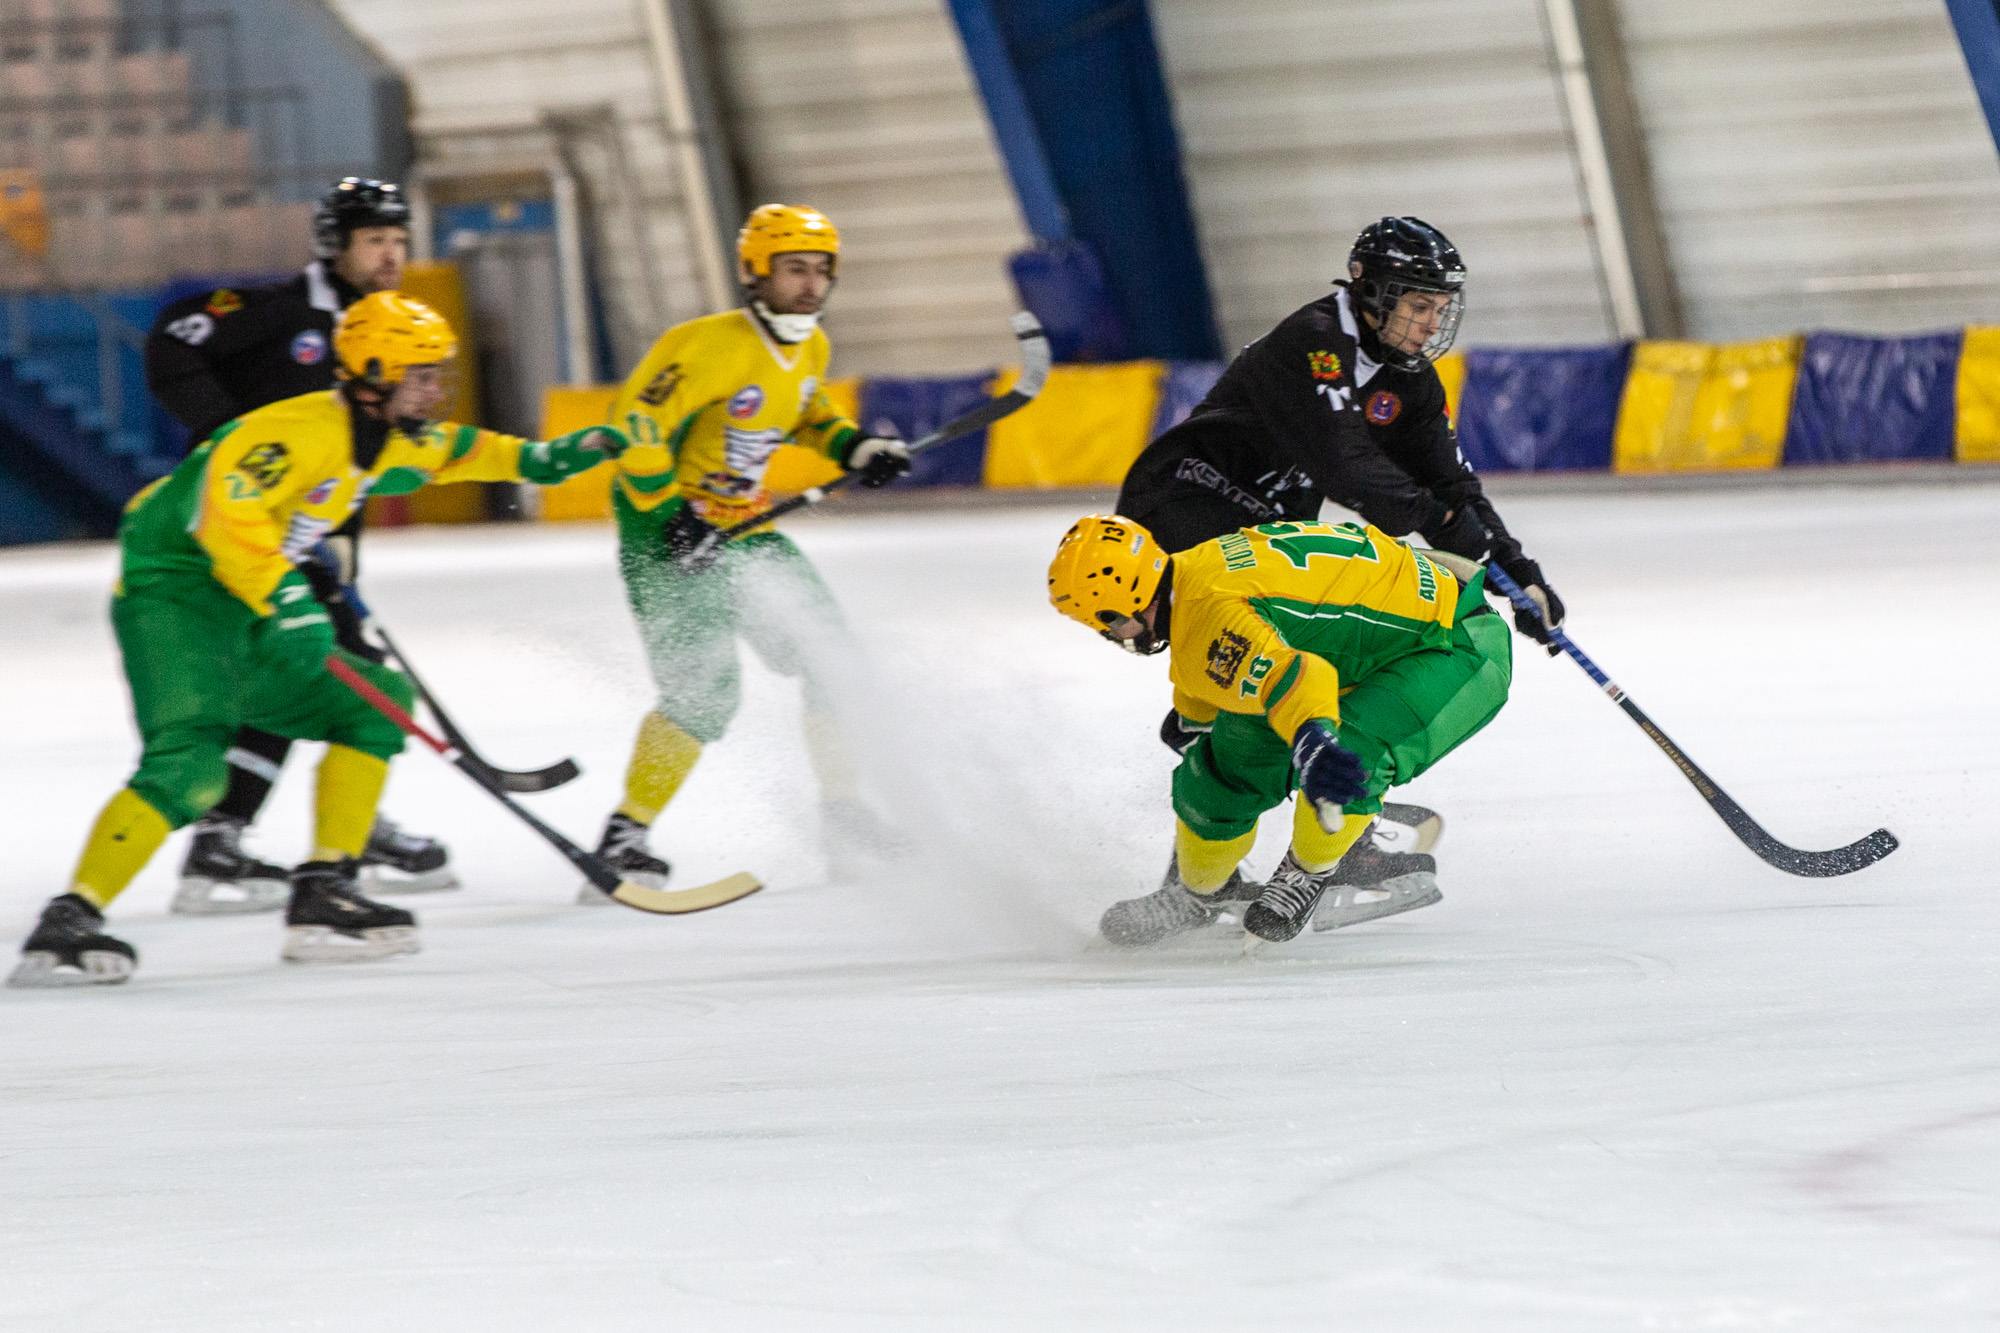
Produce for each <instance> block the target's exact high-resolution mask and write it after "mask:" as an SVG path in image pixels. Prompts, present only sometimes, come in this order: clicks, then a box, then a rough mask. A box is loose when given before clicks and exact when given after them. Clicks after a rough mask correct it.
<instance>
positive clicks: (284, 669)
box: [111, 577, 415, 828]
mask: <svg viewBox="0 0 2000 1333" xmlns="http://www.w3.org/2000/svg"><path fill="white" fill-rule="evenodd" d="M260 624H261V617H259V616H258V615H257V613H256V612H254V611H252V610H251V609H250V608H249V607H247V606H245V605H244V604H243V603H242V602H240V601H238V600H237V599H236V598H235V597H234V596H232V595H231V594H230V592H229V591H228V590H227V589H226V588H224V587H223V586H222V585H221V584H219V583H217V582H215V581H214V580H212V579H208V578H191V577H190V578H175V579H159V580H156V581H153V582H152V583H150V584H148V585H147V586H146V587H145V588H143V589H136V590H132V589H128V590H127V591H125V592H121V593H120V594H119V595H118V596H116V597H114V598H113V599H112V602H111V625H112V628H113V629H114V630H115V631H116V632H117V635H118V650H119V652H120V653H121V654H123V656H124V658H125V680H126V683H127V684H128V685H129V686H130V687H131V690H132V712H133V716H134V717H135V718H136V720H137V721H138V724H139V736H140V738H141V741H142V743H143V748H142V750H141V753H140V756H139V770H138V772H137V773H135V774H133V776H132V780H131V782H130V784H129V785H130V786H131V788H132V790H134V791H136V792H137V793H138V794H139V795H140V796H141V797H143V798H144V799H145V801H146V803H147V804H149V805H151V806H152V807H153V808H154V809H155V810H158V811H159V812H160V813H161V814H162V815H164V816H166V819H167V822H168V823H170V824H172V825H173V826H174V827H175V828H179V827H180V826H182V825H183V824H191V823H193V822H194V821H195V820H197V819H199V818H201V816H202V815H203V814H205V813H207V811H208V809H209V807H211V806H213V805H214V804H215V803H216V802H217V801H219V800H221V799H222V793H223V790H224V789H225V788H226V787H227V786H228V784H229V770H228V765H227V763H226V762H225V760H224V756H225V755H226V754H227V753H228V751H229V744H230V739H231V738H232V737H233V736H235V734H236V732H237V730H238V729H239V728H241V727H244V726H252V727H257V728H259V729H260V730H263V731H269V732H273V733H275V734H277V735H279V736H288V737H290V738H292V739H294V740H316V741H330V742H332V743H334V744H336V745H345V746H347V747H349V748H350V749H354V750H359V751H361V752H362V753H364V754H372V755H374V756H376V757H377V758H380V759H390V758H393V757H394V756H395V755H396V754H397V753H398V752H399V751H401V750H402V748H403V733H402V731H401V730H400V729H399V728H398V727H397V726H396V724H395V723H393V722H391V721H390V720H389V719H388V718H386V717H383V716H382V715H381V714H380V713H378V712H376V711H375V710H374V709H373V708H371V707H370V706H369V705H368V704H367V702H366V701H364V700H363V699H362V698H361V697H360V696H359V695H357V694H355V693H354V691H352V690H350V689H348V688H347V687H346V686H345V685H343V684H341V683H340V682H339V681H338V680H336V679H335V678H334V677H333V676H332V675H331V674H330V673H328V672H326V671H324V670H321V671H313V672H306V671H303V670H302V669H301V668H300V667H299V666H297V665H296V664H294V663H293V662H292V661H291V660H289V659H288V658H287V657H285V656H284V655H283V654H273V653H269V652H266V651H264V649H263V645H262V639H261V636H260V634H259V633H258V627H259V625H260ZM341 656H342V658H343V659H344V660H345V661H346V662H347V664H348V665H349V666H351V667H353V668H355V669H356V670H357V671H359V672H361V673H362V674H363V675H365V676H366V677H368V679H369V680H371V681H373V682H374V683H375V684H376V685H377V686H379V687H380V688H381V689H382V691H383V692H384V693H385V694H387V695H388V696H389V697H390V698H392V699H394V700H396V701H397V702H398V703H400V704H402V705H403V706H404V707H405V708H408V707H409V706H410V705H411V703H412V701H413V699H414V697H415V693H414V691H413V690H412V688H411V686H410V683H409V681H408V679H407V678H405V677H404V676H403V675H402V674H401V673H400V672H396V671H391V670H390V669H389V668H387V667H385V666H381V665H379V664H377V663H374V662H370V661H368V660H366V659H365V658H360V657H355V656H354V655H352V654H350V653H346V652H342V653H341Z"/></svg>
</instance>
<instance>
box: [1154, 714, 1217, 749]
mask: <svg viewBox="0 0 2000 1333" xmlns="http://www.w3.org/2000/svg"><path fill="white" fill-rule="evenodd" d="M1207 734H1208V728H1207V727H1197V726H1193V725H1192V724H1190V723H1189V722H1188V720H1187V719H1186V718H1184V717H1182V716H1181V712H1180V709H1178V708H1169V709H1168V710H1167V715H1166V716H1165V717H1164V718H1162V719H1160V743H1161V744H1162V745H1164V746H1166V747H1167V748H1168V749H1169V750H1172V751H1173V752H1174V753H1175V754H1186V753H1187V752H1188V751H1189V750H1192V749H1193V748H1194V743H1195V742H1196V741H1198V740H1200V739H1201V738H1202V737H1203V736H1206V735H1207Z"/></svg>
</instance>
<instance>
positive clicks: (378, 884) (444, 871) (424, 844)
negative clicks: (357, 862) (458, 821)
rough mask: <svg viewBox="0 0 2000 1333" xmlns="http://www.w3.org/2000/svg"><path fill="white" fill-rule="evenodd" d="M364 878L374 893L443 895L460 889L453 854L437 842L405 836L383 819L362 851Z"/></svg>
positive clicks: (370, 833) (416, 834)
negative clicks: (448, 890)
mask: <svg viewBox="0 0 2000 1333" xmlns="http://www.w3.org/2000/svg"><path fill="white" fill-rule="evenodd" d="M361 874H362V878H363V879H364V880H366V882H367V884H368V888H369V891H370V892H373V893H439V892H442V891H443V890H445V889H455V888H457V887H458V874H457V872H455V871H454V870H453V869H452V868H451V853H450V852H448V851H446V850H445V845H444V844H443V843H441V842H439V841H438V840H437V839H436V838H426V837H424V836H423V835H422V834H418V833H405V832H403V830H402V829H401V828H399V827H397V826H396V824H395V823H394V822H393V821H391V820H389V819H387V818H384V817H383V816H381V815H377V816H376V817H375V826H374V827H373V828H371V829H369V830H368V845H367V846H366V847H364V848H362V849H361Z"/></svg>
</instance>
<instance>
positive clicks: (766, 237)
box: [736, 204, 840, 278]
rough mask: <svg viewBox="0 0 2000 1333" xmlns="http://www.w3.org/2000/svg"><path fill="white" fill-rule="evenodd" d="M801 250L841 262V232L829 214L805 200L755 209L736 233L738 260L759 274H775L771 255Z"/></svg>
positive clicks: (751, 273) (753, 273)
mask: <svg viewBox="0 0 2000 1333" xmlns="http://www.w3.org/2000/svg"><path fill="white" fill-rule="evenodd" d="M801 250H804V251H810V252H812V253H815V254H822V255H827V256H830V257H831V259H832V262H834V263H838V262H839V256H840V233H839V232H838V231H837V230H835V229H834V225H833V222H832V220H831V219H830V218H828V217H827V215H826V214H824V213H822V212H820V211H819V210H818V209H817V208H808V207H807V206H805V205H804V204H765V205H763V206H762V207H760V208H757V209H755V210H753V211H752V212H751V214H750V217H749V219H748V220H747V221H745V222H744V224H743V230H742V231H740V232H738V233H737V235H736V259H737V262H738V263H740V264H742V265H743V267H744V268H746V269H748V270H749V271H750V275H751V276H752V277H756V278H768V277H770V276H771V256H773V255H788V254H795V253H797V252H799V251H801Z"/></svg>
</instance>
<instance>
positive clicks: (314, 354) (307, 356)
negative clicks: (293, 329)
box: [292, 329, 326, 366]
mask: <svg viewBox="0 0 2000 1333" xmlns="http://www.w3.org/2000/svg"><path fill="white" fill-rule="evenodd" d="M292 360H294V361H296V362H298V363H299V364H300V365H302V366H316V365H318V364H319V363H320V362H322V361H324V360H326V335H325V334H324V333H321V332H320V331H319V330H318V329H307V330H306V331H305V332H303V333H301V334H299V335H298V336H297V337H295V338H293V339H292Z"/></svg>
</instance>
